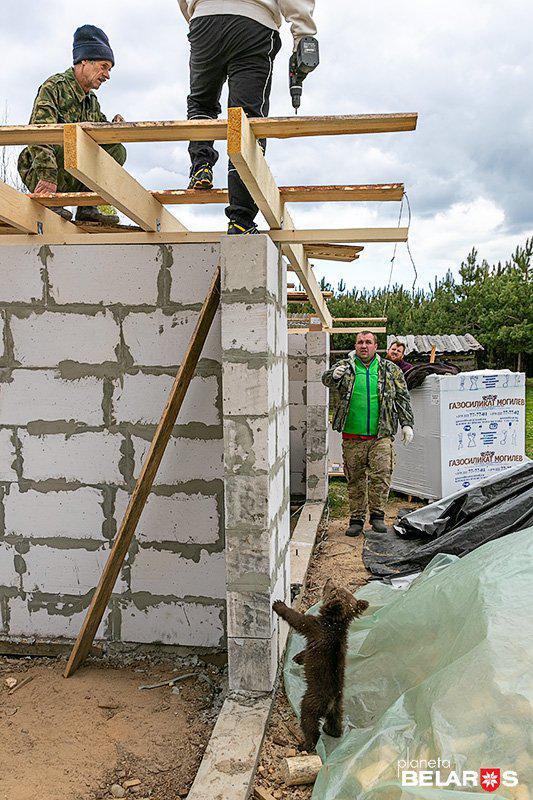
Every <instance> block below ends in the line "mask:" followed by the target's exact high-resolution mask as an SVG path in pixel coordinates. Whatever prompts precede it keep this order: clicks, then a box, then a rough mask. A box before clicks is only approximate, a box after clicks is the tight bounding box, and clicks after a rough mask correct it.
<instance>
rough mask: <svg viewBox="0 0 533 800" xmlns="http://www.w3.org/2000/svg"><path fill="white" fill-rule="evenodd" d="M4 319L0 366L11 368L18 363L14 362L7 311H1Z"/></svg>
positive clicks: (13, 347) (13, 349) (13, 345)
mask: <svg viewBox="0 0 533 800" xmlns="http://www.w3.org/2000/svg"><path fill="white" fill-rule="evenodd" d="M3 317H4V352H3V353H2V358H0V366H5V367H13V366H15V364H17V363H18V362H16V361H15V344H14V342H13V334H12V332H11V324H10V322H11V319H10V314H9V312H8V311H7V309H3Z"/></svg>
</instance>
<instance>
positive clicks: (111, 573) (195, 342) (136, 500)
mask: <svg viewBox="0 0 533 800" xmlns="http://www.w3.org/2000/svg"><path fill="white" fill-rule="evenodd" d="M219 301H220V266H218V267H217V269H216V272H215V276H214V278H213V281H212V283H211V286H210V288H209V292H208V294H207V297H206V299H205V301H204V304H203V306H202V310H201V311H200V316H199V318H198V322H197V323H196V327H195V329H194V332H193V335H192V337H191V340H190V342H189V346H188V348H187V352H186V353H185V356H184V358H183V362H182V364H181V366H180V368H179V370H178V372H177V374H176V377H175V379H174V383H173V385H172V389H171V391H170V395H169V398H168V400H167V403H166V405H165V408H164V410H163V414H162V415H161V419H160V421H159V425H158V426H157V430H156V432H155V434H154V438H153V439H152V443H151V445H150V449H149V451H148V455H147V456H146V460H145V462H144V464H143V467H142V469H141V473H140V475H139V477H138V479H137V483H136V484H135V488H134V490H133V493H132V495H131V498H130V502H129V503H128V507H127V509H126V513H125V514H124V518H123V520H122V523H121V525H120V529H119V531H118V533H117V535H116V538H115V541H114V543H113V547H112V549H111V553H110V555H109V558H108V560H107V563H106V565H105V567H104V571H103V573H102V576H101V578H100V581H99V583H98V586H97V587H96V590H95V592H94V595H93V597H92V600H91V604H90V606H89V609H88V611H87V614H86V617H85V620H84V622H83V625H82V627H81V630H80V632H79V634H78V638H77V639H76V643H75V645H74V648H73V650H72V652H71V654H70V658H69V660H68V663H67V666H66V668H65V672H64V676H65V678H68V677H69V676H70V675H72V673H73V672H75V671H76V670H77V669H78V667H79V666H80V664H82V663H83V661H84V660H85V658H86V656H87V654H88V652H89V650H90V648H91V645H92V643H93V639H94V637H95V636H96V631H97V630H98V625H99V624H100V621H101V619H102V616H103V614H104V611H105V609H106V606H107V603H108V602H109V598H110V597H111V594H112V592H113V587H114V586H115V583H116V580H117V578H118V575H119V572H120V569H121V567H122V564H123V562H124V559H125V557H126V555H127V553H128V549H129V546H130V544H131V541H132V539H133V536H134V534H135V530H136V528H137V523H138V522H139V519H140V516H141V514H142V511H143V509H144V506H145V504H146V500H147V499H148V495H149V493H150V489H151V488H152V484H153V482H154V479H155V476H156V474H157V470H158V468H159V465H160V463H161V459H162V458H163V454H164V452H165V449H166V446H167V444H168V440H169V439H170V436H171V433H172V429H173V427H174V424H175V422H176V418H177V416H178V413H179V410H180V408H181V406H182V404H183V401H184V399H185V395H186V393H187V389H188V388H189V384H190V382H191V380H192V377H193V375H194V371H195V369H196V365H197V364H198V360H199V358H200V354H201V352H202V348H203V346H204V343H205V340H206V338H207V335H208V333H209V330H210V328H211V323H212V322H213V318H214V316H215V313H216V310H217V308H218V304H219Z"/></svg>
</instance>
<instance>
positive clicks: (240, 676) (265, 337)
mask: <svg viewBox="0 0 533 800" xmlns="http://www.w3.org/2000/svg"><path fill="white" fill-rule="evenodd" d="M221 268H222V396H223V401H222V406H223V427H224V482H225V526H226V527H225V530H226V587H227V609H228V658H229V684H230V690H242V691H252V692H253V691H257V692H265V691H270V690H271V689H272V688H273V685H274V679H275V676H276V671H277V666H278V661H279V656H280V653H281V651H282V649H283V647H284V644H285V639H286V633H287V632H286V626H285V625H283V626H282V628H281V630H280V628H279V625H278V617H277V616H276V615H274V614H273V612H272V602H273V600H275V599H278V598H279V599H282V600H285V601H286V602H288V600H289V595H290V570H289V413H288V372H287V317H286V300H287V298H286V270H285V267H284V265H283V262H282V260H281V258H280V256H279V252H278V250H277V248H276V247H275V245H274V244H273V243H272V242H271V240H270V238H269V237H268V236H266V235H257V236H246V237H244V236H234V237H232V236H229V237H223V238H222V243H221Z"/></svg>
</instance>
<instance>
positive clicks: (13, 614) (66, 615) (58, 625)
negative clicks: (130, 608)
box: [9, 594, 110, 639]
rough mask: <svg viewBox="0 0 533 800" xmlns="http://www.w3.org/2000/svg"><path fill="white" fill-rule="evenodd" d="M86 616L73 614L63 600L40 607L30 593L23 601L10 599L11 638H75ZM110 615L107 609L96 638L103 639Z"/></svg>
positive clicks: (84, 611)
mask: <svg viewBox="0 0 533 800" xmlns="http://www.w3.org/2000/svg"><path fill="white" fill-rule="evenodd" d="M86 613H87V609H83V610H82V611H78V612H74V613H73V612H72V606H71V604H70V603H69V602H65V601H62V600H61V598H58V599H57V600H56V602H55V603H53V602H46V604H44V605H42V606H39V601H38V600H35V599H34V597H33V595H31V594H30V595H27V596H26V599H24V600H23V599H22V598H20V597H12V598H10V599H9V635H10V636H42V637H45V638H49V639H55V638H56V637H64V638H66V639H75V638H76V637H77V635H78V633H79V630H80V628H81V626H82V624H83V620H84V619H85V615H86ZM109 614H110V610H109V608H107V609H106V610H105V612H104V615H103V617H102V621H101V623H100V625H99V626H98V630H97V632H96V637H95V638H96V639H103V638H104V631H105V629H106V626H107V623H108V618H109Z"/></svg>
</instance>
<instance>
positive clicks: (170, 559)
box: [131, 548, 226, 599]
mask: <svg viewBox="0 0 533 800" xmlns="http://www.w3.org/2000/svg"><path fill="white" fill-rule="evenodd" d="M131 591H132V592H134V593H135V592H148V593H149V594H152V595H159V596H169V595H170V596H173V597H200V596H201V597H211V598H214V599H224V598H225V596H226V570H225V558H224V553H207V552H206V551H205V550H202V551H201V553H200V558H199V560H198V561H193V560H192V559H191V558H184V557H183V556H180V555H177V554H175V553H170V552H168V551H161V550H151V549H145V548H141V549H140V550H139V552H138V553H137V555H136V556H135V560H134V562H133V564H132V566H131Z"/></svg>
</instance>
